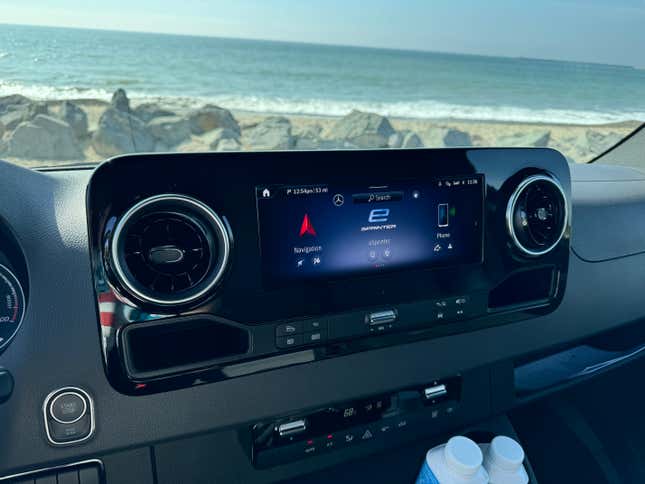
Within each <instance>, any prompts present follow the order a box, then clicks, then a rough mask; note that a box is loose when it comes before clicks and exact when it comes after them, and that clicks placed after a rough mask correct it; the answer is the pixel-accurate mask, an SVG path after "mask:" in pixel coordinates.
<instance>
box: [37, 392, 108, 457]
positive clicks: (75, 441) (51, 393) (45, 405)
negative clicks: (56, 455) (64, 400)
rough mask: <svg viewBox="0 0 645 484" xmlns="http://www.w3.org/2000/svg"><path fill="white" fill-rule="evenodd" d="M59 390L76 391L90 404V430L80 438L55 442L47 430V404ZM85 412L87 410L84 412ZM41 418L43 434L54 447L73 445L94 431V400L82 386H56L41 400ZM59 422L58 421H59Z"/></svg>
mask: <svg viewBox="0 0 645 484" xmlns="http://www.w3.org/2000/svg"><path fill="white" fill-rule="evenodd" d="M61 392H66V393H70V392H73V393H78V394H80V395H81V396H82V397H83V398H84V399H85V400H86V401H87V402H88V403H89V405H90V432H89V433H88V434H87V435H86V436H85V437H83V438H82V439H77V440H70V441H68V442H56V441H55V440H54V439H53V438H52V436H51V433H50V432H49V425H48V424H47V422H48V417H47V414H48V409H49V404H50V402H51V400H52V398H53V397H54V395H56V394H58V393H61ZM86 413H87V412H86ZM43 419H44V424H45V434H46V435H47V441H48V442H49V443H50V444H51V445H53V446H56V447H62V446H66V445H73V444H79V443H81V442H85V441H86V440H89V439H91V438H92V436H93V435H94V431H95V430H96V420H95V416H94V401H93V400H92V397H90V394H89V393H87V392H86V391H85V390H83V389H82V388H78V387H63V388H58V389H57V390H54V391H53V392H50V393H49V395H47V396H46V397H45V401H44V402H43ZM59 423H60V422H59ZM65 423H73V422H65Z"/></svg>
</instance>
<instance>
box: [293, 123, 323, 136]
mask: <svg viewBox="0 0 645 484" xmlns="http://www.w3.org/2000/svg"><path fill="white" fill-rule="evenodd" d="M322 129H323V128H322V126H321V125H319V124H305V125H300V126H293V128H292V133H293V135H294V136H296V137H298V138H320V137H321V133H322Z"/></svg>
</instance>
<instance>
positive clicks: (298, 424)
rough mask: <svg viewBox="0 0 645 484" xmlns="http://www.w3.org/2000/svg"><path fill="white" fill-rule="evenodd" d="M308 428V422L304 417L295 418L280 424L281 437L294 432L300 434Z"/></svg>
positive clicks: (279, 432)
mask: <svg viewBox="0 0 645 484" xmlns="http://www.w3.org/2000/svg"><path fill="white" fill-rule="evenodd" d="M305 430H307V422H305V420H304V419H300V420H294V421H293V422H287V423H283V424H280V425H278V434H279V435H280V437H287V436H289V435H293V434H299V433H300V432H304V431H305Z"/></svg>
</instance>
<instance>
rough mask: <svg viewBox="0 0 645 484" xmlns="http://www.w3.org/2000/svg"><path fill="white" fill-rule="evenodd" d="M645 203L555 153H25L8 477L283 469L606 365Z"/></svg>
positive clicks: (355, 451) (629, 317) (10, 331)
mask: <svg viewBox="0 0 645 484" xmlns="http://www.w3.org/2000/svg"><path fill="white" fill-rule="evenodd" d="M644 204H645V175H643V174H642V173H640V172H639V171H637V170H634V169H631V168H624V167H617V166H603V165H600V164H592V165H570V164H569V163H567V161H566V160H565V158H564V157H563V156H562V155H561V154H560V153H558V152H557V151H554V150H551V149H542V148H513V149H510V148H509V149H504V148H490V149H486V148H471V149H411V150H364V151H363V150H350V151H315V152H304V151H291V152H239V153H190V154H189V153H181V154H139V155H127V156H119V157H116V158H113V159H110V160H108V161H106V162H104V163H102V164H101V165H99V166H98V167H96V168H94V167H92V168H86V167H79V168H69V169H49V170H41V171H34V170H27V169H24V168H20V167H18V166H14V165H11V164H8V163H4V162H0V297H2V298H3V299H6V301H7V303H6V305H4V306H3V307H2V308H0V401H3V403H0V423H1V426H2V429H3V430H2V432H0V449H1V451H0V482H3V481H5V480H6V481H11V482H14V481H16V482H34V481H35V482H40V481H39V480H38V479H47V478H50V477H51V476H52V475H54V476H55V475H58V476H59V477H58V482H61V477H60V476H61V475H66V474H69V473H73V474H74V476H76V477H75V479H76V481H75V482H79V483H81V484H82V483H83V482H107V483H110V482H138V483H145V482H158V483H170V482H250V483H255V482H257V483H261V482H267V483H268V482H278V481H281V480H284V479H289V478H297V477H301V476H303V475H306V474H307V473H310V472H314V471H316V470H321V469H325V468H329V467H332V466H334V465H338V464H341V463H343V462H351V461H352V460H354V459H357V458H360V457H362V456H366V455H370V454H374V453H378V452H385V451H388V449H392V448H396V447H400V446H402V445H406V444H407V443H410V442H414V441H415V440H418V439H421V438H429V437H432V436H440V435H445V434H446V433H449V432H456V431H459V430H460V429H464V428H466V427H468V426H472V425H477V424H478V423H479V422H484V421H486V420H488V419H490V418H493V417H494V416H498V415H502V414H504V413H505V412H508V411H509V410H511V409H513V408H515V407H517V406H519V405H522V404H524V403H527V402H529V401H532V400H534V399H536V398H539V397H541V396H544V395H545V394H548V393H550V392H554V391H557V390H559V389H562V388H564V387H566V386H568V385H571V384H574V383H576V382H578V381H582V380H584V379H586V378H589V377H590V376H592V375H593V374H596V373H598V372H602V371H606V370H607V369H608V368H610V367H612V366H615V365H618V364H621V363H623V362H624V361H628V360H630V359H632V358H635V357H637V356H638V355H639V354H640V351H641V349H643V348H645V346H643V345H645V338H643V340H639V339H638V338H637V337H632V336H629V337H628V338H622V339H621V341H622V340H627V341H628V343H627V344H622V345H620V346H619V347H616V345H615V344H613V342H614V335H615V334H616V332H624V331H629V330H630V328H632V327H633V326H634V324H632V323H638V322H639V321H640V320H642V319H643V318H644V317H645V306H643V303H642V283H643V276H642V274H643V271H642V268H643V267H644V266H645V229H643V228H642V227H641V226H640V225H639V224H638V223H637V222H636V221H637V220H638V219H639V214H640V213H642V210H643V205H644ZM603 342H607V345H606V346H607V347H609V346H611V353H610V354H611V358H609V357H607V356H606V355H607V352H605V353H603V352H602V351H600V350H605V349H607V348H606V347H605V346H603V345H604V343H603ZM610 343H611V344H610ZM589 346H593V348H596V349H598V350H599V352H598V353H597V354H596V353H593V354H590V353H589V352H587V353H585V355H587V359H586V360H584V359H583V360H580V358H578V360H579V361H582V363H581V366H580V367H576V366H575V365H573V366H571V367H567V369H566V371H562V368H561V366H560V367H558V368H560V371H554V370H553V368H554V367H557V365H556V364H555V363H553V362H554V361H556V360H557V358H559V357H562V355H573V357H572V359H571V361H573V360H575V359H576V357H578V355H580V354H581V353H577V352H579V351H580V348H583V347H587V348H588V347H589ZM567 352H569V353H567ZM601 354H602V355H601ZM83 475H84V476H85V478H83V477H81V476H83ZM43 482H46V481H43ZM54 482H55V481H54ZM69 482H72V481H69Z"/></svg>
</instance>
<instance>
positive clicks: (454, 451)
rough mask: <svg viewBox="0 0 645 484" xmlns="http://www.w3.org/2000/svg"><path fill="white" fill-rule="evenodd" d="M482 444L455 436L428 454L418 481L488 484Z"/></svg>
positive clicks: (444, 483) (448, 483)
mask: <svg viewBox="0 0 645 484" xmlns="http://www.w3.org/2000/svg"><path fill="white" fill-rule="evenodd" d="M482 462H483V455H482V452H481V450H480V448H479V446H478V445H477V444H476V443H475V442H473V441H472V440H470V439H468V438H466V437H461V436H457V437H453V438H451V439H450V440H449V441H448V443H446V444H444V445H440V446H438V447H434V448H432V449H430V450H429V451H428V453H427V454H426V458H425V461H424V463H423V466H422V467H421V471H420V472H419V476H418V477H417V480H416V484H487V483H488V482H489V481H488V473H487V472H486V470H485V469H484V467H483V466H482Z"/></svg>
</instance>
